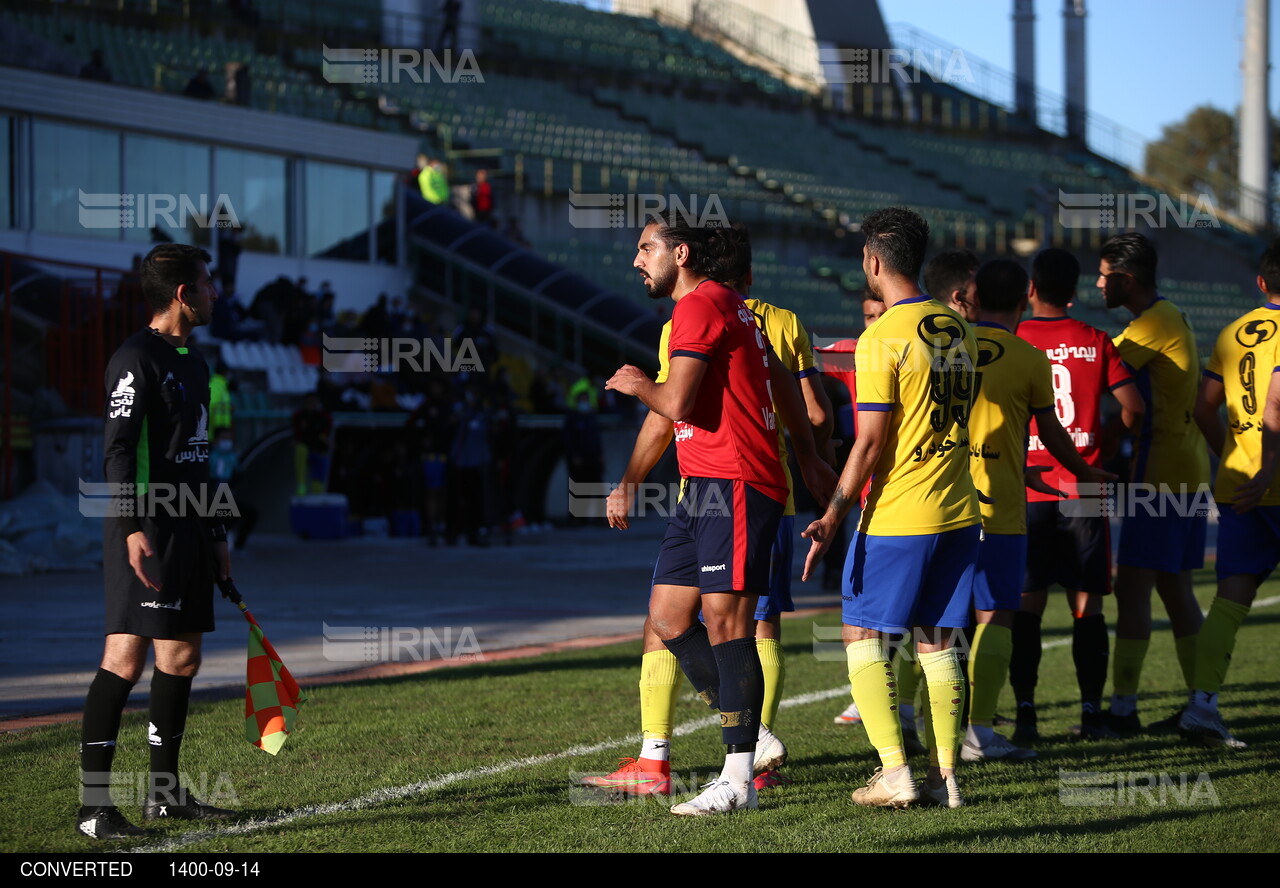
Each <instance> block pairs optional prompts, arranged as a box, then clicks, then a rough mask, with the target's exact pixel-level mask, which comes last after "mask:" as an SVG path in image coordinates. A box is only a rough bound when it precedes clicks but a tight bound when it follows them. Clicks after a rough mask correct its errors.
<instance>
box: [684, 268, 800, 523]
mask: <svg viewBox="0 0 1280 888" xmlns="http://www.w3.org/2000/svg"><path fill="white" fill-rule="evenodd" d="M668 348H669V351H668V356H669V357H670V358H679V357H691V358H697V359H698V360H701V361H706V362H707V363H708V364H709V365H710V366H708V367H707V374H706V376H704V377H703V379H702V385H701V386H700V387H699V388H698V395H697V398H696V399H695V400H694V404H693V410H692V412H691V413H690V415H689V418H688V420H687V421H686V422H677V423H675V439H676V457H677V459H678V461H679V463H680V474H681V475H683V476H684V477H686V478H729V479H737V480H742V481H746V482H747V483H749V484H750V485H752V486H753V487H755V488H756V489H758V490H759V491H760V492H761V493H763V494H765V495H766V496H769V497H771V498H772V499H775V500H777V501H778V502H781V503H785V502H786V501H787V478H786V476H785V475H784V474H783V473H782V462H781V460H780V459H779V456H778V418H777V415H776V414H775V413H774V410H773V395H772V392H771V391H770V384H769V345H768V340H767V339H766V338H765V336H764V334H763V333H762V332H761V331H760V328H759V327H758V326H756V319H755V316H754V315H752V313H751V310H750V309H748V308H747V307H746V305H744V304H743V302H742V297H741V296H739V295H738V294H737V293H735V292H733V291H732V290H730V289H729V288H728V287H724V286H721V285H720V284H717V283H715V282H714V281H703V282H702V283H701V284H699V285H698V286H697V287H695V288H694V289H693V290H692V291H691V292H690V293H688V294H686V295H685V296H683V297H682V298H681V299H680V301H679V302H677V303H676V305H675V308H674V309H673V310H672V312H671V336H670V339H669V342H668Z"/></svg>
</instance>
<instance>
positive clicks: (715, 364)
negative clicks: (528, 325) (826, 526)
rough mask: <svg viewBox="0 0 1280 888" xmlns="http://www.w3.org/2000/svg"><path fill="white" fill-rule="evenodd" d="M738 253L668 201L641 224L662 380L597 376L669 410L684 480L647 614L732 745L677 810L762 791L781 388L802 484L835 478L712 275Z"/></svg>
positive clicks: (814, 487)
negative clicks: (758, 775)
mask: <svg viewBox="0 0 1280 888" xmlns="http://www.w3.org/2000/svg"><path fill="white" fill-rule="evenodd" d="M732 258H736V247H735V246H734V244H733V243H732V242H731V240H730V239H729V237H728V236H727V235H726V233H725V232H724V231H723V230H721V229H716V228H695V227H692V226H691V225H689V224H688V222H687V221H685V220H684V219H682V218H681V217H680V216H679V215H678V214H674V213H673V214H670V215H669V216H667V217H666V218H664V219H662V220H661V221H658V222H654V223H652V224H650V225H648V226H646V227H645V229H644V232H643V233H642V234H641V237H640V241H639V244H638V245H637V254H636V260H635V267H636V268H638V269H639V270H640V273H641V275H642V276H643V277H644V278H645V282H646V286H647V287H648V289H649V295H650V296H651V297H653V298H655V299H662V298H666V297H668V296H669V297H670V298H671V299H672V300H674V301H675V308H674V309H673V310H672V314H671V334H670V338H669V344H668V348H669V350H670V352H669V354H670V361H669V364H670V369H669V372H668V374H667V380H666V382H663V383H656V382H654V381H653V380H651V379H649V377H648V376H646V375H645V374H644V373H643V372H642V371H641V370H640V369H639V368H637V367H632V366H629V365H628V366H625V367H622V368H620V369H619V370H618V372H617V373H615V374H614V375H613V377H612V378H610V379H609V381H608V382H606V383H605V387H606V388H607V389H611V390H613V391H617V392H620V393H622V394H628V395H635V396H636V397H637V398H639V399H640V400H641V402H643V403H644V405H645V406H646V407H648V408H649V409H650V410H651V411H653V412H654V413H657V414H658V415H660V416H664V417H666V418H668V419H670V420H672V422H673V423H674V431H675V441H676V456H677V458H678V460H679V463H680V474H681V475H682V476H683V477H684V478H685V482H686V483H685V489H684V492H683V494H682V496H681V499H680V503H679V504H678V505H677V507H676V508H675V509H674V510H673V511H672V515H671V518H670V520H669V521H668V524H667V533H666V536H665V537H664V539H663V541H662V549H661V550H660V551H659V553H658V559H657V565H656V566H655V568H654V574H653V590H652V594H651V597H650V600H649V625H650V626H651V627H652V629H653V631H654V632H656V633H657V635H658V637H659V638H661V639H662V642H663V644H665V645H666V646H667V648H668V649H669V650H670V651H671V652H672V653H673V654H675V656H676V659H677V660H678V661H679V662H680V666H681V668H682V669H683V670H684V673H685V675H686V676H687V677H688V678H689V681H690V682H691V683H692V684H693V686H694V689H695V690H696V691H697V692H698V693H699V695H700V696H701V697H702V698H703V699H704V700H705V701H706V702H707V703H708V704H709V705H712V706H714V707H716V708H718V709H719V710H720V713H721V716H720V723H721V726H722V727H721V732H722V736H723V739H724V742H725V744H726V747H727V750H726V756H725V764H724V768H723V769H722V771H721V773H720V776H719V778H718V779H717V780H716V781H715V782H713V783H712V784H711V785H709V786H708V787H707V788H706V790H705V791H704V792H703V793H702V794H700V795H699V796H697V797H696V798H694V799H691V800H690V801H688V802H684V803H682V804H679V805H676V806H674V807H673V808H672V809H671V810H672V813H674V814H686V815H702V814H722V813H729V812H732V811H738V810H742V809H746V808H754V807H756V806H757V804H758V803H757V800H756V790H755V787H754V786H753V785H752V763H753V758H754V754H755V745H756V737H757V731H758V722H759V718H760V712H761V707H762V704H763V697H764V676H763V673H762V671H761V666H760V659H759V656H758V654H757V652H756V643H755V620H754V615H755V605H756V598H757V597H758V596H759V595H761V594H765V593H767V592H768V589H769V564H770V552H771V550H772V546H773V540H774V537H775V535H776V531H777V526H778V521H779V519H780V518H781V517H782V512H783V508H784V506H785V504H786V500H787V481H786V476H785V475H784V474H783V471H782V464H781V462H780V461H779V456H778V427H777V417H776V415H775V413H774V409H773V403H774V402H773V397H774V395H775V394H776V395H777V397H778V406H779V409H780V410H782V411H784V412H785V414H786V415H787V418H788V422H787V425H788V427H789V428H791V429H793V438H792V442H793V445H794V447H795V451H796V456H797V459H798V460H799V462H800V466H801V470H802V472H803V474H804V478H805V484H806V486H808V487H809V489H810V491H811V492H813V493H814V495H815V496H816V497H818V498H819V499H823V498H824V496H826V495H829V492H830V491H831V489H832V488H833V487H834V486H835V474H834V472H832V470H831V467H830V466H827V465H826V464H825V463H823V462H822V460H821V459H820V457H819V456H818V454H817V451H816V449H815V448H814V444H813V438H812V435H811V434H809V433H808V425H807V413H806V412H805V409H804V404H803V401H802V400H800V398H799V395H798V392H796V390H795V387H794V385H793V384H792V383H791V379H790V376H789V374H788V372H787V370H786V369H785V368H784V367H782V365H781V363H780V362H779V361H777V360H776V359H775V360H770V357H769V355H770V349H769V344H768V340H767V339H766V338H765V336H764V334H763V333H762V332H761V331H760V329H759V327H757V326H756V322H755V318H754V316H753V315H752V313H751V311H750V310H749V309H748V308H747V307H746V305H745V304H743V301H742V298H741V297H740V296H738V294H737V293H735V292H734V291H733V290H731V289H729V288H728V287H725V286H723V285H722V284H719V283H716V278H720V279H725V278H726V277H728V274H727V273H726V267H725V266H726V264H727V260H729V259H732ZM774 374H777V377H776V378H777V380H778V382H777V384H774V382H773V380H774V379H775V376H774ZM793 415H794V416H793ZM793 418H794V422H792V421H791V420H792V419H793ZM794 430H799V431H800V434H794ZM699 608H701V610H702V614H703V617H704V619H705V623H702V622H699V621H698V610H699Z"/></svg>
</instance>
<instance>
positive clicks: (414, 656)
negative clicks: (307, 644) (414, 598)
mask: <svg viewBox="0 0 1280 888" xmlns="http://www.w3.org/2000/svg"><path fill="white" fill-rule="evenodd" d="M321 626H322V627H323V637H322V639H321V649H322V652H323V654H324V658H325V659H326V660H331V661H333V662H335V663H410V662H424V661H426V660H474V661H480V660H483V659H484V652H483V651H482V650H481V649H480V642H479V641H477V640H476V630H475V629H473V628H472V627H470V626H463V627H461V628H460V629H458V630H455V629H454V628H453V627H452V626H445V627H444V628H442V629H432V628H430V627H425V626H424V627H418V626H330V625H329V624H328V623H322V624H321Z"/></svg>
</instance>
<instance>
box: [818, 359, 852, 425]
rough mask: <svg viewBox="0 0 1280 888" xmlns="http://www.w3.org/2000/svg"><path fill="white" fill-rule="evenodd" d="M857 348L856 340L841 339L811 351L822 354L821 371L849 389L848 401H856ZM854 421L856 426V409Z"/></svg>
mask: <svg viewBox="0 0 1280 888" xmlns="http://www.w3.org/2000/svg"><path fill="white" fill-rule="evenodd" d="M857 350H858V340H856V339H841V340H840V341H838V342H833V343H831V344H830V345H824V346H820V347H815V348H814V350H813V353H814V354H815V355H821V356H822V367H821V369H822V372H823V373H825V374H826V375H827V376H830V377H831V378H833V379H838V380H840V381H841V382H843V383H844V385H845V388H847V389H848V390H849V403H850V404H857V403H858V384H857V382H856V381H855V380H854V372H853V355H854V353H855V352H856V351H857ZM853 421H854V423H855V427H856V423H857V421H858V419H857V410H856V409H855V410H854V420H853Z"/></svg>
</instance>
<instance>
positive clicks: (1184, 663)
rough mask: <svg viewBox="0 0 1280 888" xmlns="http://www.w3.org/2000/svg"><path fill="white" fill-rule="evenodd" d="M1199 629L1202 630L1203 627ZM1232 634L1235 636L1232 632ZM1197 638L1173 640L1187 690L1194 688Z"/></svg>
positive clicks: (1193, 636)
mask: <svg viewBox="0 0 1280 888" xmlns="http://www.w3.org/2000/svg"><path fill="white" fill-rule="evenodd" d="M1214 600H1215V601H1216V600H1217V599H1214ZM1228 603H1230V602H1228ZM1239 625H1240V624H1239V623H1237V624H1236V626H1237V627H1239ZM1201 628H1202V629H1203V626H1202V627H1201ZM1232 634H1233V635H1234V634H1235V633H1234V631H1233V633H1232ZM1198 637H1199V636H1198V635H1187V636H1184V637H1182V638H1175V639H1174V640H1173V645H1174V647H1175V648H1177V651H1178V665H1179V666H1181V667H1182V679H1183V681H1185V682H1186V684H1187V689H1188V690H1190V689H1192V688H1194V687H1195V686H1196V638H1198Z"/></svg>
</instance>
